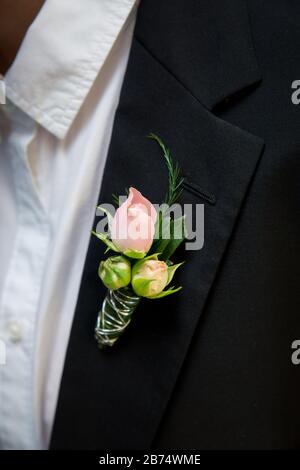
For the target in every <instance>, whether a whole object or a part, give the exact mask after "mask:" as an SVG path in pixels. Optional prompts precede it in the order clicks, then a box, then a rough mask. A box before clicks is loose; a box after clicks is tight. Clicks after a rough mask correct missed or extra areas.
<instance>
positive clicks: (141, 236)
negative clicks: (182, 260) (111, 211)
mask: <svg viewBox="0 0 300 470" xmlns="http://www.w3.org/2000/svg"><path fill="white" fill-rule="evenodd" d="M156 219H157V213H156V210H155V208H154V206H153V205H152V204H151V202H150V201H148V199H146V198H145V197H144V196H142V194H141V193H140V192H139V191H137V190H136V189H135V188H130V190H129V196H128V198H127V199H126V201H125V202H124V203H123V204H122V205H121V206H120V207H119V208H118V209H117V211H116V214H115V216H114V218H113V221H112V226H111V239H112V241H113V243H114V245H115V246H116V247H117V248H118V249H119V250H120V251H121V252H122V253H124V254H126V255H128V256H131V257H132V258H141V257H143V256H145V254H146V253H147V252H148V250H149V249H150V247H151V245H152V242H153V237H154V232H155V222H156Z"/></svg>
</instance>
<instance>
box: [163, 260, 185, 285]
mask: <svg viewBox="0 0 300 470" xmlns="http://www.w3.org/2000/svg"><path fill="white" fill-rule="evenodd" d="M183 264H184V261H183V262H182V263H178V264H173V266H169V267H168V282H167V286H168V285H169V284H170V282H171V281H172V279H173V277H174V274H175V272H176V270H177V269H178V268H179V266H182V265H183Z"/></svg>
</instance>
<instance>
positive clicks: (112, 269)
mask: <svg viewBox="0 0 300 470" xmlns="http://www.w3.org/2000/svg"><path fill="white" fill-rule="evenodd" d="M98 274H99V277H100V279H101V280H102V282H103V284H104V285H105V286H106V287H107V288H108V289H111V290H117V289H120V288H121V287H126V286H128V284H129V283H130V279H131V264H130V261H128V259H126V258H125V256H111V257H110V258H107V259H106V260H105V261H101V263H100V266H99V271H98Z"/></svg>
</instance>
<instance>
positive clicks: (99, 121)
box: [0, 0, 137, 449]
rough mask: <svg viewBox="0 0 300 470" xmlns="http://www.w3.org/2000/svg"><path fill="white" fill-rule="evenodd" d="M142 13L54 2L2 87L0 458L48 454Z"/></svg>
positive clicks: (113, 1) (89, 2)
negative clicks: (21, 452) (24, 452)
mask: <svg viewBox="0 0 300 470" xmlns="http://www.w3.org/2000/svg"><path fill="white" fill-rule="evenodd" d="M136 6H137V2H136V1H135V0H63V1H62V0H48V1H46V3H45V4H44V6H43V7H42V9H41V10H40V12H39V14H38V16H37V17H36V19H35V20H34V22H33V23H32V25H31V27H30V28H29V30H28V32H27V34H26V36H25V38H24V40H23V43H22V45H21V47H20V49H19V52H18V54H17V57H16V59H15V61H14V63H13V65H12V66H11V68H10V69H9V71H8V72H7V74H6V76H5V83H6V92H7V104H6V105H0V131H1V141H0V221H1V230H0V260H1V264H0V340H2V341H4V342H5V344H6V365H0V449H43V448H47V446H48V443H49V439H50V435H51V430H52V425H53V419H54V415H55V409H56V404H57V398H58V392H59V386H60V380H61V375H62V371H63V365H64V359H65V354H66V348H67V344H68V339H69V334H70V329H71V325H72V320H73V316H74V311H75V307H76V302H77V296H78V291H79V287H80V281H81V275H82V271H83V266H84V261H85V256H86V252H87V247H88V243H89V238H90V229H91V225H92V222H93V218H94V215H95V208H96V205H97V196H98V189H99V185H100V182H101V178H102V175H103V170H104V165H105V160H106V155H107V150H108V146H109V142H110V137H111V131H112V125H113V120H114V114H115V110H116V107H117V104H118V100H119V94H120V89H121V86H122V82H123V78H124V73H125V70H126V65H127V60H128V55H129V50H130V45H131V41H132V34H133V28H134V22H135V16H136ZM95 275H97V273H95ZM92 334H93V332H92V331H91V335H92ZM78 380H80V377H78Z"/></svg>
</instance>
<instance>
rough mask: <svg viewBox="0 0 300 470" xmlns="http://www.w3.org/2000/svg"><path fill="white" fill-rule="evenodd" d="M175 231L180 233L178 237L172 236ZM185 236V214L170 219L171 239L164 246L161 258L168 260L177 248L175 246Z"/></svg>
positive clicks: (179, 243)
mask: <svg viewBox="0 0 300 470" xmlns="http://www.w3.org/2000/svg"><path fill="white" fill-rule="evenodd" d="M176 233H182V236H181V237H180V238H174V236H175V234H176ZM186 236H187V229H186V224H185V216H183V217H179V218H178V219H175V220H172V221H171V240H169V243H168V244H167V246H166V247H165V249H164V251H163V253H162V255H161V259H162V260H168V259H170V258H171V256H172V255H173V253H174V252H175V251H176V250H177V248H178V247H179V246H180V245H181V243H182V242H183V241H184V239H185V238H186Z"/></svg>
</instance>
